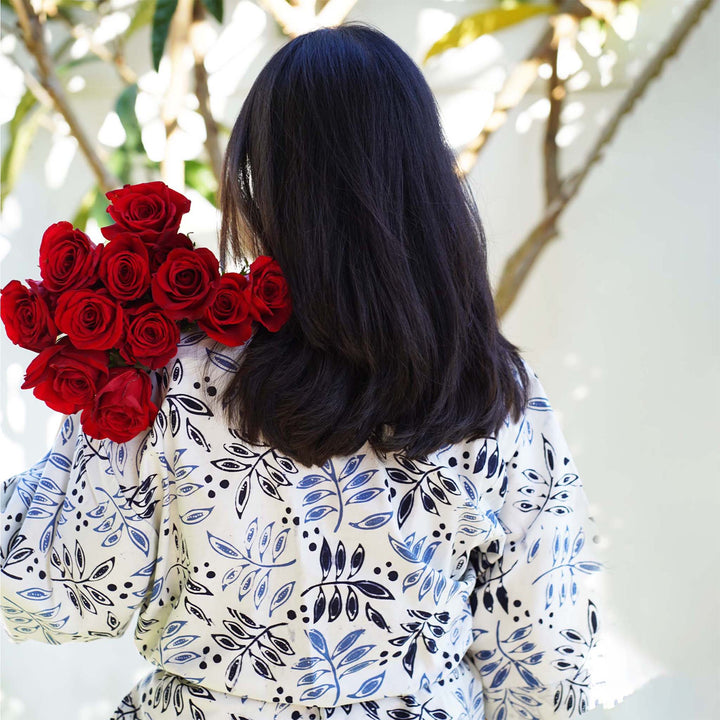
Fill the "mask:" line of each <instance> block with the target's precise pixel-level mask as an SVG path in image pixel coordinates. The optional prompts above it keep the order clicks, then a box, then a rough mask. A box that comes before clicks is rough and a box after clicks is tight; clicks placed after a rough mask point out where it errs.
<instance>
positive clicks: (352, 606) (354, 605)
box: [345, 587, 358, 620]
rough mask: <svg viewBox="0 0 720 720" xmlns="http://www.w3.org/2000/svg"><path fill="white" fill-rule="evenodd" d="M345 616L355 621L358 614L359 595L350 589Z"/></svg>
mask: <svg viewBox="0 0 720 720" xmlns="http://www.w3.org/2000/svg"><path fill="white" fill-rule="evenodd" d="M345 614H346V615H347V616H348V620H354V619H355V618H356V617H357V614H358V597H357V593H356V592H355V591H354V590H353V589H352V588H351V587H348V594H347V599H346V600H345Z"/></svg>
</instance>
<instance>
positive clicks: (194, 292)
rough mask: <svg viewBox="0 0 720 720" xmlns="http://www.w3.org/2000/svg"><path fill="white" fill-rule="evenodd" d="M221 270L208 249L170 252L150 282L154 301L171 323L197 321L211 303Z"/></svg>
mask: <svg viewBox="0 0 720 720" xmlns="http://www.w3.org/2000/svg"><path fill="white" fill-rule="evenodd" d="M219 279H220V270H219V266H218V261H217V258H216V257H215V255H213V253H212V252H211V251H210V250H208V249H207V248H198V249H197V250H185V249H184V248H180V249H176V250H171V251H170V254H169V255H168V256H167V260H165V262H164V263H163V264H162V265H161V266H160V267H159V268H158V271H157V273H155V276H154V277H153V279H152V285H151V287H152V296H153V300H154V301H155V303H156V304H157V305H159V306H160V307H161V308H162V309H163V310H164V311H165V314H166V315H167V316H168V317H169V318H171V319H172V320H182V319H187V320H197V319H198V318H200V317H202V315H203V313H204V312H205V308H207V307H208V305H210V303H212V301H213V299H214V298H215V293H216V291H217V284H218V280H219Z"/></svg>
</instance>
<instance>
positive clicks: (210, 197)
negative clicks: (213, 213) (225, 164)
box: [185, 160, 217, 205]
mask: <svg viewBox="0 0 720 720" xmlns="http://www.w3.org/2000/svg"><path fill="white" fill-rule="evenodd" d="M185 184H186V185H187V186H188V187H191V188H192V189H193V190H197V191H198V192H199V193H200V194H201V195H202V196H203V197H204V198H205V199H206V200H207V201H208V202H209V203H211V204H212V205H215V202H216V194H217V180H216V179H215V175H214V174H213V171H212V168H211V167H210V165H208V163H204V162H201V161H199V160H186V161H185Z"/></svg>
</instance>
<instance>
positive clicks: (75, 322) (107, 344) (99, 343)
mask: <svg viewBox="0 0 720 720" xmlns="http://www.w3.org/2000/svg"><path fill="white" fill-rule="evenodd" d="M55 322H56V323H57V326H58V330H60V332H64V333H66V334H67V336H68V337H69V338H70V342H71V343H72V344H73V345H74V346H75V347H76V348H78V349H80V350H110V348H113V347H117V345H118V342H119V340H120V338H121V337H122V334H123V330H124V326H125V316H124V313H123V310H122V308H121V307H120V306H119V305H118V304H117V303H116V302H115V301H114V300H113V299H112V298H110V297H108V295H107V292H106V291H104V290H101V291H97V292H96V291H94V290H71V291H69V292H66V293H63V294H62V295H61V296H60V299H59V300H58V304H57V309H56V310H55Z"/></svg>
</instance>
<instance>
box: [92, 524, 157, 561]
mask: <svg viewBox="0 0 720 720" xmlns="http://www.w3.org/2000/svg"><path fill="white" fill-rule="evenodd" d="M128 535H130V539H131V540H132V542H133V545H136V546H137V547H138V548H139V549H140V550H142V551H143V552H144V553H145V555H147V554H148V553H149V552H150V541H149V540H148V536H147V535H146V534H145V533H144V532H143V531H142V530H140V529H139V528H136V527H135V526H133V525H128ZM103 544H104V543H103Z"/></svg>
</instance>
